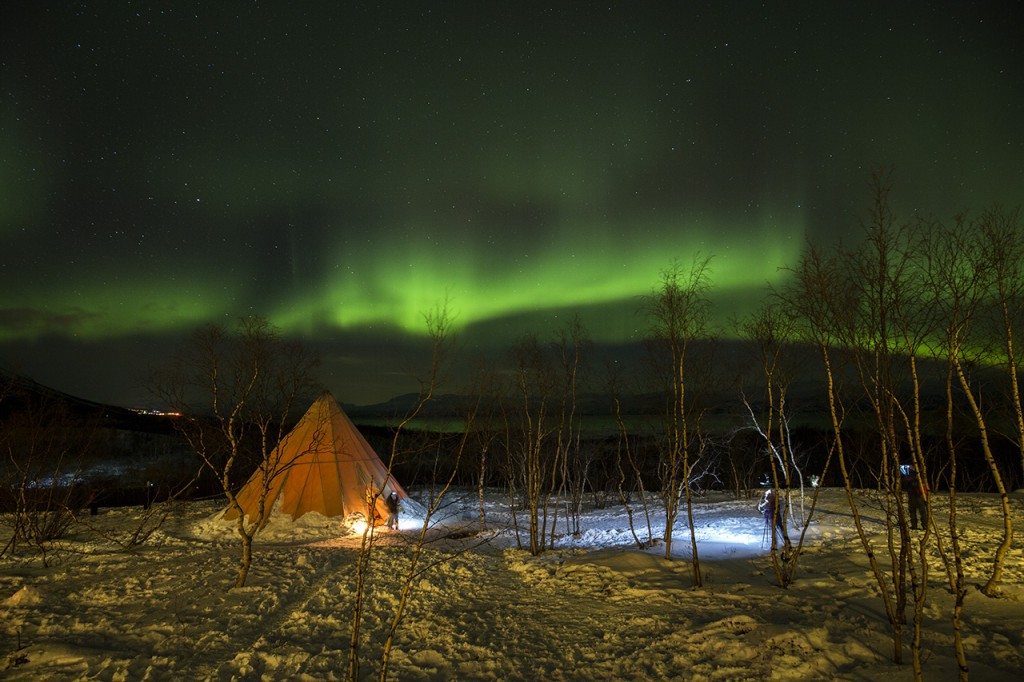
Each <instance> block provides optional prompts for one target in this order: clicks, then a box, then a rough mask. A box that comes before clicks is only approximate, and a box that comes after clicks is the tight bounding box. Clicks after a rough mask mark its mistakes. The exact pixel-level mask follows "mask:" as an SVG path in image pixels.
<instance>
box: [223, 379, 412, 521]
mask: <svg viewBox="0 0 1024 682" xmlns="http://www.w3.org/2000/svg"><path fill="white" fill-rule="evenodd" d="M273 456H274V457H275V458H276V459H275V461H277V462H279V463H280V466H279V470H278V473H277V475H276V476H275V477H274V478H273V479H272V480H271V481H270V485H269V486H268V488H267V498H266V505H265V514H264V517H263V520H262V521H261V523H260V526H261V527H262V526H264V525H266V523H267V521H268V520H269V517H270V513H271V512H273V513H276V514H287V515H289V516H291V518H292V519H293V520H295V519H298V518H299V517H300V516H302V515H303V514H306V513H307V512H313V511H315V512H319V513H321V514H323V515H324V516H347V515H349V514H351V513H353V512H361V513H363V514H366V513H367V509H368V501H369V500H370V499H372V497H373V496H374V495H376V494H377V493H380V494H379V495H377V496H376V499H375V500H374V506H375V513H376V515H377V516H378V517H380V518H387V515H388V513H387V508H386V506H385V502H384V500H385V499H386V498H387V497H388V495H390V494H391V493H392V492H396V493H398V497H399V499H400V500H404V499H405V498H406V497H407V494H406V492H405V490H404V489H403V488H402V486H401V485H399V484H398V481H396V480H395V479H394V477H393V476H391V475H390V473H389V472H388V469H387V467H386V466H384V463H383V462H381V460H380V457H378V456H377V453H376V452H374V451H373V448H372V447H370V444H369V443H367V442H366V439H365V438H363V435H362V434H361V433H359V430H358V429H356V427H355V425H354V424H353V423H352V420H351V419H349V418H348V415H347V414H345V412H344V410H342V409H341V406H340V405H338V402H337V401H336V400H335V399H334V396H333V395H331V394H330V393H329V392H327V391H324V392H323V393H322V394H321V395H320V397H319V398H317V399H316V401H315V402H314V403H313V405H312V406H311V407H310V408H309V410H307V411H306V414H304V415H303V416H302V419H300V420H299V422H298V423H297V424H296V425H295V428H293V429H292V430H291V431H289V432H288V435H286V436H285V437H284V438H283V439H281V442H280V443H278V445H277V448H276V449H275V451H274V454H273ZM262 478H263V474H262V472H260V471H256V472H255V473H254V474H253V475H252V477H251V478H250V479H249V481H248V482H247V483H246V484H245V485H244V486H243V487H242V489H241V490H240V491H239V492H238V503H239V505H240V506H241V507H242V510H243V512H244V513H245V515H246V516H247V517H249V518H250V519H255V518H257V516H258V514H259V509H258V508H259V498H260V491H261V489H262V488H263V480H262ZM224 518H226V519H235V518H238V513H237V512H236V511H235V510H234V509H233V508H230V507H229V508H228V509H227V510H226V511H225V512H224Z"/></svg>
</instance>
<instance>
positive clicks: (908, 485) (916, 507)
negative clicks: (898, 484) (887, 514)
mask: <svg viewBox="0 0 1024 682" xmlns="http://www.w3.org/2000/svg"><path fill="white" fill-rule="evenodd" d="M900 476H901V478H902V479H903V490H904V492H906V493H907V511H908V512H909V513H910V529H911V530H917V521H918V519H920V520H921V528H922V529H923V528H927V527H928V488H927V487H926V486H925V484H924V481H922V480H921V478H920V477H919V476H918V475H917V469H915V468H914V465H913V464H901V465H900Z"/></svg>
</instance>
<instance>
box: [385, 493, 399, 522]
mask: <svg viewBox="0 0 1024 682" xmlns="http://www.w3.org/2000/svg"><path fill="white" fill-rule="evenodd" d="M384 504H385V506H387V508H388V528H392V529H394V530H398V493H396V492H392V493H391V494H390V495H388V496H387V499H385V500H384Z"/></svg>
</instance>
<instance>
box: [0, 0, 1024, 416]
mask: <svg viewBox="0 0 1024 682" xmlns="http://www.w3.org/2000/svg"><path fill="white" fill-rule="evenodd" d="M11 4H14V5H16V6H15V7H7V6H5V8H4V9H2V10H0V15H2V20H0V24H2V28H0V31H2V46H0V86H2V87H0V97H2V98H3V100H2V101H3V104H2V107H0V239H2V241H3V244H4V248H3V254H2V256H0V360H2V362H3V364H4V365H6V366H8V367H9V368H11V369H15V370H17V371H21V372H23V373H25V374H27V375H29V376H31V377H33V378H35V379H37V380H38V381H41V382H43V383H46V384H48V385H51V386H54V387H55V388H59V389H61V390H66V391H69V392H72V393H75V394H77V395H81V396H83V397H87V398H92V399H96V400H103V401H108V402H114V403H118V404H125V405H128V404H133V403H138V402H142V401H145V400H146V396H147V393H146V390H145V387H144V386H142V385H141V377H142V376H143V375H144V374H145V372H146V370H147V367H149V366H151V365H152V364H153V363H154V362H157V361H159V359H160V358H161V356H162V355H163V354H164V353H166V352H167V350H168V349H169V348H172V347H173V346H174V344H175V343H176V342H177V340H178V339H180V338H181V336H182V335H184V334H186V333H187V332H189V331H190V330H191V329H193V328H195V327H196V326H197V325H200V324H202V323H205V322H210V321H217V322H230V321H231V320H232V319H233V318H235V317H237V316H239V315H244V314H261V315H265V316H267V317H268V318H270V319H271V321H273V322H274V323H275V324H277V325H278V326H279V327H281V328H282V330H284V331H285V332H286V333H288V334H296V335H299V336H301V337H303V338H305V339H307V340H309V341H310V342H311V343H313V344H315V345H316V347H317V348H318V349H319V350H320V352H321V354H322V357H323V360H324V377H323V380H324V382H325V383H326V384H327V385H328V387H330V388H331V389H332V390H333V391H334V392H335V393H336V394H337V395H338V396H339V398H340V399H342V400H344V401H346V402H356V403H366V402H374V401H378V400H383V399H386V398H388V397H390V396H391V395H394V394H395V393H398V392H401V391H405V390H411V388H413V387H414V386H415V383H414V382H412V381H411V379H410V377H411V376H412V375H415V374H416V373H417V372H419V371H421V370H422V367H420V366H418V365H417V362H418V360H417V352H418V351H417V349H420V348H421V347H422V343H423V339H422V335H423V331H424V326H423V315H424V314H425V313H427V312H429V311H430V310H431V309H433V308H434V307H435V306H436V305H438V303H439V302H441V301H443V300H447V301H448V302H449V306H450V309H451V312H452V313H453V314H454V316H455V318H456V328H457V332H458V334H459V336H460V337H461V338H462V339H463V341H464V345H465V346H467V347H469V348H470V349H481V350H495V349H500V348H501V347H502V346H503V345H508V344H509V343H511V341H512V340H514V339H515V338H516V337H517V336H519V335H521V334H523V333H525V332H536V333H538V334H540V335H544V334H545V333H547V332H549V331H550V330H551V329H553V328H556V327H557V326H558V325H560V324H561V323H562V322H563V321H564V320H565V319H566V318H567V317H568V316H571V315H573V314H577V313H578V314H580V315H581V317H582V319H583V321H584V323H585V324H586V326H587V327H588V329H589V331H590V333H591V335H592V336H593V337H594V339H595V341H597V342H599V343H614V344H618V343H629V342H631V341H636V340H638V339H639V337H640V336H641V335H642V333H643V326H644V325H643V321H642V320H641V319H640V318H639V317H638V315H637V309H638V307H639V305H640V303H639V301H640V297H642V296H643V295H645V294H648V293H650V291H651V290H652V289H653V287H654V286H656V284H657V282H658V279H659V275H660V272H661V271H662V270H664V269H665V268H666V267H668V266H670V264H671V263H672V262H673V260H678V261H680V262H682V263H688V262H689V261H690V260H691V259H692V258H693V257H694V255H695V254H698V253H700V254H704V255H710V256H711V257H712V258H713V261H712V266H711V279H712V285H713V300H714V301H715V304H716V312H717V313H718V315H719V317H720V319H721V320H725V319H727V317H728V316H730V315H735V314H742V313H743V311H744V310H745V307H746V306H749V305H753V304H754V303H756V302H757V301H758V300H759V299H760V295H761V294H760V292H761V291H762V289H763V287H764V285H765V283H767V282H769V281H774V282H778V281H780V278H782V277H783V276H784V272H782V271H780V268H781V267H783V266H786V265H789V264H792V263H793V262H794V261H795V259H796V257H797V255H798V254H799V252H800V250H801V248H802V246H803V243H804V238H805V235H808V236H810V237H812V238H815V239H834V238H855V237H856V235H857V234H858V231H859V229H860V221H861V218H862V216H863V214H864V210H865V209H866V207H867V204H868V200H869V196H868V192H867V189H866V185H867V179H868V175H869V173H870V171H871V169H872V168H875V167H878V166H880V165H889V164H891V165H892V166H893V167H894V168H895V175H894V178H895V183H896V184H895V188H894V200H895V207H896V209H897V212H898V214H900V215H901V216H904V217H906V216H910V215H912V214H913V213H915V212H918V213H924V214H928V215H935V216H937V217H939V218H940V219H941V218H948V217H950V216H952V215H953V214H954V213H955V212H957V211H964V210H968V211H970V210H982V209H983V208H985V207H987V206H989V205H991V204H992V203H994V202H998V203H1000V204H1002V205H1005V206H1010V207H1013V206H1017V205H1019V204H1020V203H1021V201H1022V198H1024V125H1021V121H1024V50H1022V49H1021V47H1020V41H1019V35H1020V31H1021V28H1022V21H1021V13H1020V11H1019V9H1016V8H1013V9H1006V8H1004V7H1003V4H1005V3H994V2H992V3H989V2H980V3H967V2H954V3H929V2H917V1H914V2H908V3H896V4H893V3H883V2H866V3H820V2H796V3H760V2H722V3H696V2H673V3H602V4H600V5H596V4H591V3H555V6H554V7H550V6H543V5H540V4H535V3H462V2H458V3H443V4H438V5H434V4H432V3H412V2H388V3H328V2H308V3H305V2H304V3H284V2H278V3H269V2H128V1H127V0H124V1H119V2H118V1H109V2H74V3H63V2H60V3H58V2H40V3H27V2H26V3H8V5H11ZM561 5H564V7H562V6H561ZM725 333H728V332H727V331H726V332H725Z"/></svg>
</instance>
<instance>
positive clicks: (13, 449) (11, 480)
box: [0, 377, 102, 566]
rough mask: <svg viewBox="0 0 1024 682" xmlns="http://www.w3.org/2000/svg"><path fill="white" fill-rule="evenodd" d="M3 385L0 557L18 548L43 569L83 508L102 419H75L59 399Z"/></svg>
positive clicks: (83, 415) (9, 381) (90, 415)
mask: <svg viewBox="0 0 1024 682" xmlns="http://www.w3.org/2000/svg"><path fill="white" fill-rule="evenodd" d="M5 379H6V381H5V382H4V387H0V390H2V391H3V395H0V399H2V402H0V405H2V407H3V408H5V409H4V411H3V414H4V415H5V417H4V419H3V421H2V423H0V448H2V457H3V458H2V460H0V492H2V494H0V508H3V509H5V510H7V511H9V513H8V514H6V515H5V516H4V519H5V521H6V522H7V523H8V524H9V525H10V537H9V538H8V539H7V540H6V542H5V544H4V545H3V546H2V547H0V556H2V555H4V554H6V553H7V552H13V551H16V550H17V548H18V547H19V545H20V546H24V547H28V548H31V549H32V550H33V551H35V552H38V554H39V556H40V558H41V561H42V563H43V565H44V566H45V565H49V564H50V563H51V562H52V561H53V560H54V554H55V553H56V552H57V549H58V547H57V543H58V541H59V540H60V538H61V537H63V536H64V535H65V533H67V531H68V530H69V529H70V528H71V526H72V525H73V524H74V522H75V518H76V513H77V511H78V509H79V508H80V507H82V506H83V505H84V504H85V503H86V499H87V498H86V495H87V494H88V491H86V490H84V488H85V486H86V471H87V469H88V468H89V465H90V464H91V463H92V462H93V460H94V458H95V450H96V448H97V447H98V444H99V441H100V440H101V438H102V435H101V432H102V429H101V428H100V424H101V421H102V415H101V414H100V413H98V412H96V411H95V410H87V411H85V412H80V413H75V411H73V410H72V409H71V407H70V406H69V405H68V404H67V403H66V402H65V401H64V400H62V399H61V398H60V397H59V396H56V395H50V394H48V393H46V392H45V391H40V390H35V389H34V387H32V386H26V385H22V384H21V383H20V382H18V381H15V380H14V379H13V377H5ZM91 492H92V494H93V495H94V496H95V495H96V494H98V493H99V491H96V490H93V491H91Z"/></svg>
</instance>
